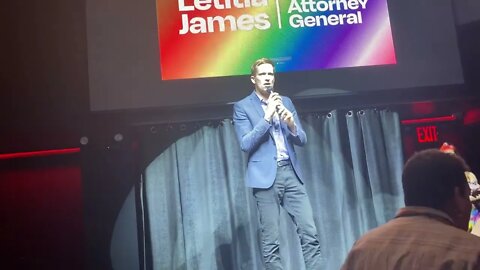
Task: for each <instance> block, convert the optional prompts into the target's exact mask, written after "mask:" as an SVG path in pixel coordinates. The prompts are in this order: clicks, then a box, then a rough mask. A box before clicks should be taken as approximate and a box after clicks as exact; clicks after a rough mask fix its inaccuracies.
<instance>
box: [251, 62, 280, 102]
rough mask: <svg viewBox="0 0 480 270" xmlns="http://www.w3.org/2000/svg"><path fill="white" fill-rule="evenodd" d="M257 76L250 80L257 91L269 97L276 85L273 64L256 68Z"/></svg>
mask: <svg viewBox="0 0 480 270" xmlns="http://www.w3.org/2000/svg"><path fill="white" fill-rule="evenodd" d="M256 70H257V72H256V73H255V75H253V76H251V77H250V80H251V81H252V83H253V84H254V85H255V90H256V91H257V92H258V93H259V94H261V95H263V96H268V95H269V94H270V93H269V91H268V90H269V89H270V90H271V89H273V85H274V83H275V74H274V70H273V66H272V65H271V64H260V65H258V66H257V68H256Z"/></svg>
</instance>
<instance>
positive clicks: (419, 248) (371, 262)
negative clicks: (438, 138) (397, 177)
mask: <svg viewBox="0 0 480 270" xmlns="http://www.w3.org/2000/svg"><path fill="white" fill-rule="evenodd" d="M468 171H469V168H468V166H467V165H466V164H465V161H464V160H463V159H462V158H461V157H460V156H457V155H451V154H447V153H443V152H441V151H440V150H436V149H429V150H424V151H421V152H419V153H416V154H415V155H413V156H412V157H411V158H410V159H409V160H408V161H407V163H406V164H405V167H404V169H403V175H402V182H403V191H404V195H405V205H406V206H405V207H404V208H401V209H400V210H399V211H398V213H397V214H396V216H395V218H394V219H392V220H391V221H389V222H387V223H386V224H384V225H382V226H380V227H378V228H376V229H373V230H372V231H370V232H368V233H367V234H365V235H364V236H362V237H361V238H360V239H359V240H358V241H357V242H356V243H355V244H354V246H353V248H352V250H351V251H350V252H349V254H348V256H347V259H346V260H345V262H344V264H343V266H342V269H344V270H347V269H356V270H361V269H369V270H370V269H383V270H388V269H408V270H411V269H480V238H479V237H477V236H475V235H472V234H470V233H468V232H467V226H468V220H469V217H470V210H471V203H470V200H469V195H470V188H469V186H468V183H467V180H466V175H465V172H468Z"/></svg>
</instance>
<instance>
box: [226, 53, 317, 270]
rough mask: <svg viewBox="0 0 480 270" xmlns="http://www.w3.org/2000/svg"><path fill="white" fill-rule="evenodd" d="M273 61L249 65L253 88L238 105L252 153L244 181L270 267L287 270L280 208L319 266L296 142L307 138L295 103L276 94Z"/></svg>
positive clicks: (242, 136)
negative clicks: (282, 251)
mask: <svg viewBox="0 0 480 270" xmlns="http://www.w3.org/2000/svg"><path fill="white" fill-rule="evenodd" d="M274 72H275V70H274V64H273V62H272V61H271V60H269V59H266V58H261V59H258V60H257V61H255V62H254V63H253V65H252V66H251V77H250V79H251V81H252V83H253V84H254V86H255V89H254V91H253V92H252V93H251V94H250V95H248V96H247V97H245V98H244V99H242V100H240V101H238V102H237V103H235V105H234V112H233V120H234V126H235V132H236V135H237V138H238V141H239V143H240V148H241V149H242V151H244V152H246V153H248V165H247V171H246V177H245V181H246V185H247V187H251V188H252V192H253V196H254V198H255V200H256V204H257V210H258V214H259V227H260V235H261V248H262V255H263V260H264V264H265V268H266V269H283V266H282V262H281V258H280V252H279V248H280V247H279V222H280V207H283V208H284V209H285V210H286V211H287V212H288V213H289V215H290V217H291V218H292V220H293V222H294V223H295V225H296V227H297V233H298V236H299V238H300V244H301V247H302V251H303V257H304V260H305V266H306V269H308V270H310V269H318V268H319V267H318V263H319V261H320V256H321V255H320V242H319V240H318V236H317V229H316V226H315V222H314V219H313V211H312V207H311V205H310V201H309V198H308V196H307V192H306V189H305V186H304V182H303V181H304V179H303V177H302V171H301V169H300V164H299V161H298V160H297V157H296V154H295V149H294V146H293V145H294V144H295V145H298V146H303V145H304V144H305V143H306V141H307V137H306V135H305V131H304V130H303V129H302V125H301V123H300V120H299V118H298V115H297V112H296V110H295V107H294V106H293V103H292V101H291V100H290V99H289V98H288V97H285V96H280V95H279V94H278V93H277V92H274V91H273V89H274V85H275V74H274Z"/></svg>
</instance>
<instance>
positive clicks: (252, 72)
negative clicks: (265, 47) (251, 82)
mask: <svg viewBox="0 0 480 270" xmlns="http://www.w3.org/2000/svg"><path fill="white" fill-rule="evenodd" d="M263 64H270V65H272V67H273V68H274V69H275V64H274V63H273V61H272V60H270V59H268V58H260V59H258V60H256V61H255V62H253V64H252V66H251V67H250V75H251V76H255V74H256V72H257V67H258V66H260V65H263Z"/></svg>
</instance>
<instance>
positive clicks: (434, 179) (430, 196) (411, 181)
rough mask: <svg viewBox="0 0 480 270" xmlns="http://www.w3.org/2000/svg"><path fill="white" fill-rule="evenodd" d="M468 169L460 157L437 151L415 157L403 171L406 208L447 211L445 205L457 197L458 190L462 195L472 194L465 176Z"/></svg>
mask: <svg viewBox="0 0 480 270" xmlns="http://www.w3.org/2000/svg"><path fill="white" fill-rule="evenodd" d="M468 170H469V169H468V166H467V165H466V163H465V161H464V160H463V159H462V158H461V157H460V156H458V155H452V154H447V153H444V152H441V151H440V150H436V149H429V150H424V151H421V152H418V153H416V154H414V155H413V156H412V157H411V158H410V159H409V160H408V161H407V163H406V164H405V167H404V169H403V175H402V183H403V191H404V195H405V205H406V206H425V207H430V208H435V209H439V210H445V207H446V204H448V203H449V202H450V201H451V200H452V198H453V197H454V194H455V188H458V190H459V191H460V192H463V193H462V194H467V192H469V190H468V191H467V189H469V188H468V184H467V181H466V177H465V171H468ZM467 196H468V195H467ZM467 198H468V197H467Z"/></svg>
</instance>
